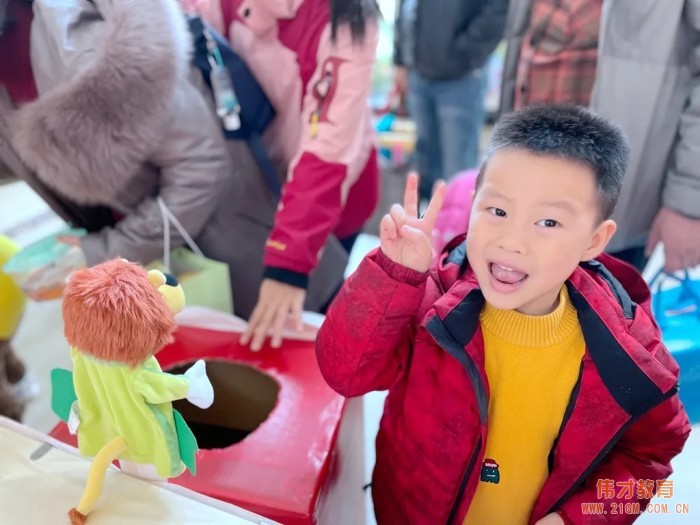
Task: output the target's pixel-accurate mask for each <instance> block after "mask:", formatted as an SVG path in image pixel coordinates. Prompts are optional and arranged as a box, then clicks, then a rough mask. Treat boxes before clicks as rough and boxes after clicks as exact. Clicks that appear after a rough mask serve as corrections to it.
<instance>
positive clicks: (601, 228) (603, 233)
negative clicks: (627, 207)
mask: <svg viewBox="0 0 700 525" xmlns="http://www.w3.org/2000/svg"><path fill="white" fill-rule="evenodd" d="M616 230H617V223H616V222H615V221H613V220H612V219H608V220H605V221H603V222H601V223H600V224H599V225H598V227H597V228H596V230H595V232H593V237H591V244H590V245H589V246H588V248H587V249H586V251H585V252H584V253H583V256H582V257H581V260H582V261H590V260H591V259H595V258H596V257H598V256H599V255H600V254H601V253H603V251H605V248H606V247H607V245H608V243H609V242H610V239H612V236H613V235H615V231H616Z"/></svg>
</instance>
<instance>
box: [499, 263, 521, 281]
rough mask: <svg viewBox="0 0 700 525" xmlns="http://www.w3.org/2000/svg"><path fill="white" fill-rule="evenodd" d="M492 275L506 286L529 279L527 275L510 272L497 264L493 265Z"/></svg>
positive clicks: (514, 271) (515, 271)
mask: <svg viewBox="0 0 700 525" xmlns="http://www.w3.org/2000/svg"><path fill="white" fill-rule="evenodd" d="M491 274H492V275H493V276H494V277H495V278H496V279H498V280H499V281H501V282H502V283H506V284H515V283H517V282H519V281H522V280H523V279H524V278H525V277H527V274H526V273H523V272H518V271H517V270H508V269H506V268H504V267H503V266H500V265H498V264H496V263H492V264H491Z"/></svg>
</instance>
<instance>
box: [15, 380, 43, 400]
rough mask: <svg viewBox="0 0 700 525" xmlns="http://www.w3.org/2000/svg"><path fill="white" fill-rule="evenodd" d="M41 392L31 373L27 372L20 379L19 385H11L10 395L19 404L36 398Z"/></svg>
mask: <svg viewBox="0 0 700 525" xmlns="http://www.w3.org/2000/svg"><path fill="white" fill-rule="evenodd" d="M40 392H41V387H40V386H39V383H38V382H37V381H36V380H35V379H34V377H33V376H32V374H31V373H29V372H27V373H26V374H24V377H23V378H22V379H20V381H19V383H15V384H14V385H12V394H13V395H14V396H15V399H16V400H17V401H19V402H22V403H23V402H26V401H31V400H32V399H34V398H36V397H37V396H38V395H39V393H40Z"/></svg>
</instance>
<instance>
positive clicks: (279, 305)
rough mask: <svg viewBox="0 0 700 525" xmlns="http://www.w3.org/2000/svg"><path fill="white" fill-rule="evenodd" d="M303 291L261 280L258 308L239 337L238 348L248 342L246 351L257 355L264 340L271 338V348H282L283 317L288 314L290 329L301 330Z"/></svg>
mask: <svg viewBox="0 0 700 525" xmlns="http://www.w3.org/2000/svg"><path fill="white" fill-rule="evenodd" d="M305 298H306V290H304V289H303V288H297V287H296V286H291V285H289V284H285V283H281V282H279V281H275V280H273V279H263V282H262V284H261V285H260V295H259V296H258V304H256V305H255V309H254V310H253V313H252V315H251V316H250V321H249V322H248V328H247V329H246V331H245V333H244V334H243V336H242V337H241V344H244V345H247V344H248V342H249V341H250V340H251V338H252V343H251V345H250V349H251V350H253V351H254V352H257V351H258V350H260V348H261V347H262V344H263V342H264V341H265V338H266V337H267V336H268V335H271V336H272V347H273V348H279V347H280V346H281V345H282V331H283V330H284V324H285V321H286V320H287V317H288V316H289V315H290V314H291V316H292V318H293V321H294V327H295V328H296V329H297V330H298V331H301V330H302V329H303V326H304V325H303V322H302V312H303V307H304V299H305Z"/></svg>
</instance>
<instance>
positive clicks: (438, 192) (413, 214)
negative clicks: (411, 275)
mask: <svg viewBox="0 0 700 525" xmlns="http://www.w3.org/2000/svg"><path fill="white" fill-rule="evenodd" d="M444 195H445V184H444V183H443V182H439V183H438V184H437V185H436V187H435V191H434V192H433V196H432V198H431V199H430V204H428V209H427V210H426V211H425V214H424V216H423V217H422V218H418V176H417V175H416V174H415V173H411V174H409V175H408V179H407V180H406V190H405V193H404V202H403V206H401V205H400V204H394V205H393V206H392V207H391V210H390V212H389V213H388V214H386V215H385V216H384V217H383V218H382V222H381V224H380V225H379V238H380V240H381V250H382V252H384V255H386V256H387V257H388V258H389V259H391V260H392V261H394V262H395V263H398V264H401V265H403V266H406V267H407V268H411V269H412V270H416V271H418V272H425V271H427V270H428V268H429V267H430V263H431V262H432V258H433V248H432V234H433V229H434V228H435V221H436V220H437V217H438V213H440V208H441V207H442V199H443V197H444Z"/></svg>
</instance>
